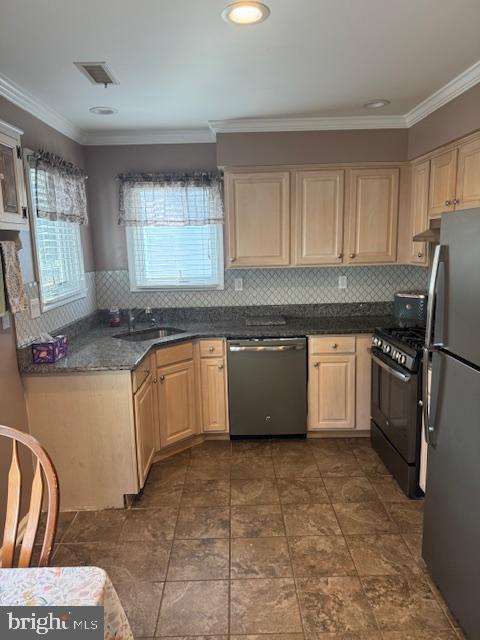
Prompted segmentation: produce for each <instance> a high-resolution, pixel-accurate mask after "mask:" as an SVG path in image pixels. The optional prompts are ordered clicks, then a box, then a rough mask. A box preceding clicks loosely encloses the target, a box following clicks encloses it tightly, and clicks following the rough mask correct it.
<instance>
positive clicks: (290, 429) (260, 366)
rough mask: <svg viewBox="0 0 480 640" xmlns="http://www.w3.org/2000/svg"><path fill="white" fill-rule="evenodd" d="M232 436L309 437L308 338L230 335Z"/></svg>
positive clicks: (229, 383) (229, 396) (229, 386)
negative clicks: (235, 338)
mask: <svg viewBox="0 0 480 640" xmlns="http://www.w3.org/2000/svg"><path fill="white" fill-rule="evenodd" d="M228 399H229V412H230V436H231V437H233V438H235V437H246V436H250V437H252V436H259V437H260V436H264V437H265V436H297V437H298V436H305V435H306V433H307V342H306V339H305V338H255V339H252V338H250V339H248V340H233V339H232V340H228Z"/></svg>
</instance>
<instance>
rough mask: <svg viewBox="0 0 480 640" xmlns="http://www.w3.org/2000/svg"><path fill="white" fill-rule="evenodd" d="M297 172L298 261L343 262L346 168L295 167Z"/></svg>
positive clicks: (295, 237) (294, 249) (295, 215)
mask: <svg viewBox="0 0 480 640" xmlns="http://www.w3.org/2000/svg"><path fill="white" fill-rule="evenodd" d="M294 176H295V201H294V224H295V233H294V248H293V255H294V263H295V264H297V265H319V264H338V263H341V262H342V258H343V213H344V182H345V177H344V176H345V172H344V171H343V170H339V171H328V170H320V171H295V172H294Z"/></svg>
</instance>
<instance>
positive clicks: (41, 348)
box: [32, 336, 68, 364]
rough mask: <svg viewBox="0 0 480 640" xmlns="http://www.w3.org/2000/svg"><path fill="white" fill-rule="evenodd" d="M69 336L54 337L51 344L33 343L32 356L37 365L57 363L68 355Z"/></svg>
mask: <svg viewBox="0 0 480 640" xmlns="http://www.w3.org/2000/svg"><path fill="white" fill-rule="evenodd" d="M67 350H68V340H67V336H54V338H53V340H51V341H50V342H32V355H33V362H34V363H35V364H46V363H51V362H57V360H61V358H64V357H65V356H66V355H67Z"/></svg>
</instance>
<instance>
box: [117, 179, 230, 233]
mask: <svg viewBox="0 0 480 640" xmlns="http://www.w3.org/2000/svg"><path fill="white" fill-rule="evenodd" d="M118 180H119V181H120V211H119V218H118V223H119V224H121V225H124V226H136V227H143V226H157V227H158V226H185V225H206V224H219V223H223V176H222V174H221V173H219V172H200V171H199V172H196V173H191V174H186V173H170V174H165V173H162V174H154V173H139V174H133V173H128V174H120V175H119V176H118Z"/></svg>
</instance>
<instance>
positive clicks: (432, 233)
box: [413, 218, 441, 244]
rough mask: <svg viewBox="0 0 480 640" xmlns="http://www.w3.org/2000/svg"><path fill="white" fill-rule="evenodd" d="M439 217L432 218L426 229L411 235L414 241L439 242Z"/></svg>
mask: <svg viewBox="0 0 480 640" xmlns="http://www.w3.org/2000/svg"><path fill="white" fill-rule="evenodd" d="M440 224H441V220H440V218H432V219H431V220H430V225H429V227H428V229H425V231H422V232H421V233H417V235H416V236H413V240H414V242H435V243H437V244H438V243H439V242H440Z"/></svg>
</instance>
